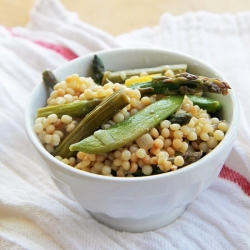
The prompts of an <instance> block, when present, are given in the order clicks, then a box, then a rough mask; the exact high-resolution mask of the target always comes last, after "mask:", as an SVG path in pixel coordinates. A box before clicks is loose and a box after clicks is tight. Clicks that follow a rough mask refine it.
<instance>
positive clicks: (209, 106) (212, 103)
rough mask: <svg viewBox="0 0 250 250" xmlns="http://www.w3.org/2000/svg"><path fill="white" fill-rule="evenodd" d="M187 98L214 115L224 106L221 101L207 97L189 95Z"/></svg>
mask: <svg viewBox="0 0 250 250" xmlns="http://www.w3.org/2000/svg"><path fill="white" fill-rule="evenodd" d="M187 97H188V98H189V99H190V100H191V101H192V102H193V104H194V105H198V106H199V107H200V108H202V109H206V110H207V112H210V113H214V112H216V111H217V110H219V109H221V106H222V104H221V103H220V102H219V101H216V100H213V99H212V98H209V97H205V96H196V95H187Z"/></svg>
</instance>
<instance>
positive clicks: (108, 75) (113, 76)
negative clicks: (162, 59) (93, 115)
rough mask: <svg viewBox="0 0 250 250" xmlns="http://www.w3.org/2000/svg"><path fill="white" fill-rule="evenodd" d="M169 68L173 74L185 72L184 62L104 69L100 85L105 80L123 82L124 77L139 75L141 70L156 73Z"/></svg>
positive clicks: (105, 81)
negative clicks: (128, 68) (125, 68)
mask: <svg viewBox="0 0 250 250" xmlns="http://www.w3.org/2000/svg"><path fill="white" fill-rule="evenodd" d="M167 68H168V69H171V70H173V72H174V73H175V74H178V73H182V72H185V71H186V70H187V65H186V64H174V65H163V66H159V67H153V68H142V69H130V70H122V71H115V72H110V71H105V72H104V75H103V78H102V85H104V84H105V83H107V80H109V81H111V82H114V83H116V82H118V83H124V82H125V80H126V79H128V78H130V77H132V76H136V75H140V73H141V72H147V73H148V74H150V75H151V74H158V73H161V74H162V73H164V72H165V71H166V70H167Z"/></svg>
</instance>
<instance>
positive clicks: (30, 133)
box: [25, 47, 239, 183]
mask: <svg viewBox="0 0 250 250" xmlns="http://www.w3.org/2000/svg"><path fill="white" fill-rule="evenodd" d="M131 50H133V51H145V50H147V51H150V52H163V53H166V54H172V55H178V56H181V57H184V58H187V59H188V60H193V61H195V62H198V63H199V64H201V65H203V66H205V67H206V68H208V69H209V70H211V71H213V72H215V73H216V75H218V76H219V77H220V78H221V79H222V80H223V81H226V82H227V83H229V82H228V80H227V79H226V77H225V76H224V75H223V74H222V73H221V72H220V71H218V70H217V69H216V68H214V67H213V66H212V65H211V64H209V63H207V62H205V61H203V60H201V59H199V58H197V57H194V56H192V55H189V54H186V53H182V52H180V51H175V50H169V49H162V48H148V47H142V48H137V47H135V48H133V47H131V48H115V49H107V50H102V51H96V52H92V53H89V54H87V55H83V56H80V57H78V58H76V59H73V60H71V61H69V62H66V63H64V64H62V65H61V66H59V67H58V68H56V69H55V70H53V72H54V73H56V72H58V71H62V70H63V69H64V68H67V67H68V66H70V65H71V64H75V63H77V62H78V61H81V60H86V59H85V58H88V57H93V56H94V55H95V54H97V55H99V56H101V55H103V54H107V53H117V51H119V52H122V51H124V52H126V51H131ZM42 84H43V82H40V83H39V84H37V85H36V86H35V87H34V89H33V90H32V92H31V94H30V96H29V98H28V101H27V103H26V106H25V129H26V133H27V135H28V137H29V139H30V141H31V142H32V144H33V145H34V146H35V148H36V150H37V151H38V152H37V153H40V154H42V156H43V158H47V159H48V160H49V161H50V162H52V163H53V164H54V165H55V166H56V167H57V168H58V169H60V171H63V172H66V173H67V174H71V175H79V176H80V177H85V178H86V177H87V178H90V179H94V180H98V181H108V182H110V181H112V182H122V183H123V182H144V181H147V182H148V181H154V180H160V179H162V178H164V179H165V178H171V177H172V176H176V177H177V176H179V175H182V174H186V173H188V172H190V171H193V170H195V169H196V168H197V167H198V166H199V165H200V163H202V162H204V161H209V160H211V158H213V156H214V154H216V153H217V152H218V151H221V150H223V148H224V146H225V145H226V144H227V143H228V141H230V140H231V138H232V136H233V135H234V134H235V133H236V131H237V128H238V121H239V102H238V99H237V97H236V94H235V92H234V90H233V88H232V87H231V90H230V92H229V94H228V95H230V97H231V99H232V102H233V104H234V106H233V110H232V112H233V115H232V117H233V119H232V122H231V124H230V128H229V131H228V132H227V133H226V135H225V137H224V139H223V140H222V141H221V142H220V143H219V145H218V146H217V147H216V152H214V151H211V152H210V153H209V154H207V155H205V156H204V157H203V158H202V159H200V160H199V161H197V162H194V163H192V164H190V165H188V167H183V168H180V169H178V170H177V171H171V172H167V173H163V174H158V175H150V176H142V177H134V178H128V177H119V178H114V177H111V176H103V175H98V174H93V173H88V172H85V171H82V170H79V169H76V168H74V167H71V166H69V165H67V164H65V163H63V162H61V161H59V160H57V159H56V158H55V157H54V156H52V155H51V154H50V153H49V152H48V151H47V150H46V149H45V148H44V146H43V145H42V144H41V143H40V141H39V139H38V137H37V135H36V134H35V133H34V131H33V127H31V126H30V124H31V121H32V118H31V116H30V115H31V112H30V109H31V101H32V97H33V94H34V93H35V92H36V91H37V90H38V89H39V88H40V87H41V85H42ZM229 85H230V83H229Z"/></svg>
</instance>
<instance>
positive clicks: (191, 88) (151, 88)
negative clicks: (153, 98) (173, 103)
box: [130, 72, 230, 95]
mask: <svg viewBox="0 0 250 250" xmlns="http://www.w3.org/2000/svg"><path fill="white" fill-rule="evenodd" d="M130 88H132V89H139V90H140V91H142V92H143V94H151V95H152V94H164V95H179V94H182V95H185V94H194V93H198V92H201V91H202V92H209V93H216V94H222V95H227V93H228V89H230V86H229V85H228V84H227V83H226V82H223V81H221V80H219V79H217V78H208V77H204V76H197V75H192V74H189V73H187V72H185V73H181V74H176V75H174V76H173V77H165V76H160V77H154V78H153V80H152V81H149V82H144V83H139V84H133V85H131V86H130Z"/></svg>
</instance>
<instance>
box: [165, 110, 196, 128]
mask: <svg viewBox="0 0 250 250" xmlns="http://www.w3.org/2000/svg"><path fill="white" fill-rule="evenodd" d="M191 118H192V115H191V114H189V113H177V114H173V115H171V116H170V117H169V121H170V122H171V123H178V124H180V125H181V126H183V125H186V124H188V123H189V122H190V120H191Z"/></svg>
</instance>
